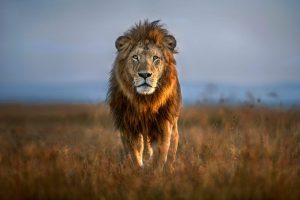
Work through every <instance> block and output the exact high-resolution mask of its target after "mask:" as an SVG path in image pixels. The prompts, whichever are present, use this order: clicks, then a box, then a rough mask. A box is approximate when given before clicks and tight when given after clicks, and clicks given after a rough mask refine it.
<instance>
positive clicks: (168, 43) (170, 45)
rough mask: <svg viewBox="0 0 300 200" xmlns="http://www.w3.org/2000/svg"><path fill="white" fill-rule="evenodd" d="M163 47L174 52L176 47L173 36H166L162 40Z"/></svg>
mask: <svg viewBox="0 0 300 200" xmlns="http://www.w3.org/2000/svg"><path fill="white" fill-rule="evenodd" d="M164 45H165V46H166V47H167V48H169V49H170V50H171V51H174V49H175V47H176V39H175V38H174V36H173V35H167V36H165V38H164Z"/></svg>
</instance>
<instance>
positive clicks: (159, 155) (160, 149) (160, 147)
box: [153, 122, 171, 169]
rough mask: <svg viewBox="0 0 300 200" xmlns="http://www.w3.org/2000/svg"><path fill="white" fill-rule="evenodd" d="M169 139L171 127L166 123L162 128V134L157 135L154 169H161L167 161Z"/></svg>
mask: <svg viewBox="0 0 300 200" xmlns="http://www.w3.org/2000/svg"><path fill="white" fill-rule="evenodd" d="M170 139H171V126H170V124H169V123H168V122H167V123H166V125H165V126H164V128H163V132H162V133H161V134H160V135H159V137H158V140H157V148H156V149H155V153H154V160H153V161H154V163H153V164H154V167H155V168H159V169H162V168H163V166H164V164H165V163H166V161H167V157H168V151H169V147H170Z"/></svg>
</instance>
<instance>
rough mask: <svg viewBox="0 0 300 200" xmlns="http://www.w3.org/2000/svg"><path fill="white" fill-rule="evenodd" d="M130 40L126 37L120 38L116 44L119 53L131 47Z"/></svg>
mask: <svg viewBox="0 0 300 200" xmlns="http://www.w3.org/2000/svg"><path fill="white" fill-rule="evenodd" d="M130 42H131V40H130V38H129V37H126V36H120V37H118V39H117V40H116V42H115V46H116V48H117V50H118V51H122V50H123V49H126V48H127V47H128V46H129V45H130Z"/></svg>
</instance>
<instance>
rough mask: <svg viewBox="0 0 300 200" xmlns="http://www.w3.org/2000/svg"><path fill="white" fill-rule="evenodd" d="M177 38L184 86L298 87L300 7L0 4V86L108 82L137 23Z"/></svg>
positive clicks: (68, 1)
mask: <svg viewBox="0 0 300 200" xmlns="http://www.w3.org/2000/svg"><path fill="white" fill-rule="evenodd" d="M143 19H149V20H157V19H160V20H162V23H164V24H166V27H167V28H168V29H169V30H170V32H171V33H172V34H173V35H174V36H175V37H176V38H177V41H178V48H177V49H178V51H179V54H177V55H176V58H177V62H178V70H179V72H180V79H181V80H182V81H201V82H203V81H206V82H216V83H233V84H247V85H261V84H274V83H285V82H300V1H297V0H294V1H292V0H291V1H289V0H282V1H279V0H269V1H266V0H265V1H264V0H257V1H256V0H251V1H250V0H249V1H246V0H239V1H238V0H237V1H214V0H210V1H199V0H198V1H197V0H194V1H182V0H181V1H174V0H161V1H158V0H152V1H148V0H144V1H141V0H140V1H137V0H131V1H125V0H123V1H121V0H120V1H115V0H112V1H88V0H85V1H84V0H81V1H77V0H49V1H40V0H36V1H30V0H29V1H22V0H19V1H14V0H7V1H6V0H1V2H0V27H1V31H0V84H6V85H9V84H16V83H17V84H22V83H30V84H40V83H47V84H51V83H55V84H57V83H66V82H80V81H82V82H85V81H106V80H107V79H108V75H109V70H110V68H111V66H112V63H113V59H114V57H115V53H116V50H115V47H114V42H115V39H116V38H117V37H118V36H119V35H121V34H122V33H123V32H125V31H126V30H127V29H128V28H129V27H130V26H132V25H133V24H134V23H136V22H138V21H139V20H143Z"/></svg>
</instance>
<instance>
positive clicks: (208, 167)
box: [0, 104, 300, 200]
mask: <svg viewBox="0 0 300 200" xmlns="http://www.w3.org/2000/svg"><path fill="white" fill-rule="evenodd" d="M179 131H180V142H179V149H178V156H177V160H176V163H175V168H174V172H173V173H169V172H163V173H159V174H153V173H151V172H149V171H132V170H131V169H130V168H129V167H128V166H127V165H126V164H124V163H123V162H122V146H121V142H120V138H119V135H118V132H117V131H116V130H115V129H114V128H113V124H112V120H111V116H110V114H109V111H108V108H107V107H106V106H104V105H102V104H99V105H0V199H295V200H296V199H300V189H299V188H300V110H299V109H296V108H293V109H287V108H272V109H271V108H262V107H255V106H254V107H253V106H247V105H245V106H239V107H226V106H216V107H210V106H201V105H195V106H186V107H184V109H183V112H182V115H181V118H180V122H179Z"/></svg>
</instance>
